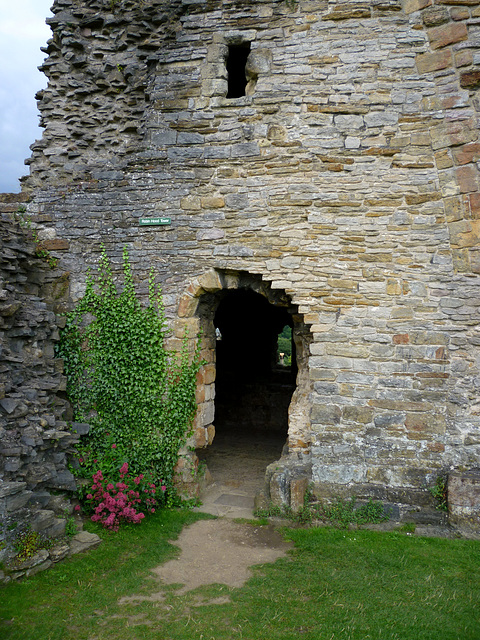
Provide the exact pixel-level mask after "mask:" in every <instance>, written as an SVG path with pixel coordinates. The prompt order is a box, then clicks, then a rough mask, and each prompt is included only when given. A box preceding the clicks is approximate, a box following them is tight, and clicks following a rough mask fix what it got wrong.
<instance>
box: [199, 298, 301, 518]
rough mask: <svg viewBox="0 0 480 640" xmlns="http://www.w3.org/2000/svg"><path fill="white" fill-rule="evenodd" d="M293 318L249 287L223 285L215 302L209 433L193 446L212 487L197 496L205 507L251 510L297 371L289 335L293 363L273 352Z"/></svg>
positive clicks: (283, 430) (276, 445)
mask: <svg viewBox="0 0 480 640" xmlns="http://www.w3.org/2000/svg"><path fill="white" fill-rule="evenodd" d="M292 324H293V321H292V317H291V315H290V313H289V312H288V311H287V309H286V308H285V307H277V306H274V305H272V304H270V303H269V302H268V300H267V299H266V298H265V297H264V296H262V295H260V294H258V293H255V292H254V291H252V290H250V289H238V290H233V291H232V290H230V291H226V292H224V293H223V295H222V297H221V300H220V301H219V303H218V307H217V310H216V313H215V317H214V325H215V330H216V338H217V340H216V371H217V375H216V397H215V431H216V435H215V439H214V441H213V444H212V445H211V446H210V447H208V448H207V449H203V450H199V451H197V454H198V457H199V459H200V462H203V463H205V464H206V465H207V467H208V470H209V472H210V474H211V476H212V479H213V482H214V485H212V487H213V489H215V488H216V491H213V493H212V488H211V489H210V490H209V491H210V497H209V498H207V496H208V495H209V492H207V493H206V494H205V495H204V497H203V500H204V502H205V500H206V499H208V501H209V507H210V508H209V511H210V512H211V513H215V514H216V515H226V512H230V511H232V510H236V511H237V512H238V510H242V509H248V510H250V511H251V510H252V509H253V502H254V497H255V495H256V494H258V493H259V492H260V491H261V490H262V489H263V484H264V476H265V470H266V467H267V466H268V465H269V464H270V463H272V462H274V461H275V460H278V459H279V458H280V456H281V453H282V449H283V447H284V445H285V443H286V440H287V432H288V407H289V404H290V400H291V397H292V394H293V391H294V389H295V379H296V373H297V372H296V364H295V348H294V345H293V341H290V342H291V350H290V353H289V354H288V362H290V359H291V362H292V363H293V365H289V366H286V365H285V364H280V362H285V354H283V355H282V357H280V354H279V351H278V336H279V334H280V333H281V332H282V329H284V327H285V326H289V327H291V326H292ZM204 510H205V509H204ZM236 515H240V513H236ZM244 515H245V514H244Z"/></svg>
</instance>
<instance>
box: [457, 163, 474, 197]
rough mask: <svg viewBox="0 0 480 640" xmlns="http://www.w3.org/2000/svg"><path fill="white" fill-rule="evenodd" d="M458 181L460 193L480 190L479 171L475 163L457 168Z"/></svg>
mask: <svg viewBox="0 0 480 640" xmlns="http://www.w3.org/2000/svg"><path fill="white" fill-rule="evenodd" d="M456 173H457V181H458V185H459V187H460V193H470V192H471V191H477V190H478V172H477V169H476V167H474V166H473V165H465V166H463V167H460V168H459V169H457V172H456Z"/></svg>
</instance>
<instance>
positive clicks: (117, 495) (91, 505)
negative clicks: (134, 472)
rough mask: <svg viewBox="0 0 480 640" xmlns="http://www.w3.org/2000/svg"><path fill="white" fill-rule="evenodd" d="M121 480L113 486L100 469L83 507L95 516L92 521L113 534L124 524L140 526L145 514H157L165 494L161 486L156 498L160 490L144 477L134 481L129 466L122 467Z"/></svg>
mask: <svg viewBox="0 0 480 640" xmlns="http://www.w3.org/2000/svg"><path fill="white" fill-rule="evenodd" d="M119 476H120V479H119V481H118V482H110V481H109V480H108V479H106V478H105V477H104V475H103V472H102V471H101V469H99V470H98V471H97V472H96V473H94V474H93V484H92V487H91V489H90V490H89V493H87V495H86V499H85V503H84V506H85V508H86V510H87V511H90V512H93V515H92V516H91V520H92V521H93V522H101V523H102V524H103V526H104V527H105V528H106V529H111V530H112V531H118V527H119V525H120V524H121V523H122V522H133V523H139V522H141V521H142V520H143V518H145V513H144V511H146V512H150V513H154V512H155V508H156V507H157V506H158V504H159V502H161V501H163V497H164V494H165V491H166V486H165V485H164V484H162V485H161V486H160V494H158V495H157V486H156V485H155V483H154V482H152V481H151V479H150V478H149V477H148V476H146V475H144V474H143V473H141V474H139V475H138V476H136V477H132V476H131V475H130V474H129V472H128V463H127V462H124V463H123V464H122V466H121V467H120V469H119Z"/></svg>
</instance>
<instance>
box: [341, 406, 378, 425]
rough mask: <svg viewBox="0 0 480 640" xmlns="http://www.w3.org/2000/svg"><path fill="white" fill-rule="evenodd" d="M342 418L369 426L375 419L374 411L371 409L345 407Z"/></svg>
mask: <svg viewBox="0 0 480 640" xmlns="http://www.w3.org/2000/svg"><path fill="white" fill-rule="evenodd" d="M342 417H343V419H344V420H349V421H352V422H359V423H360V424H368V423H370V422H371V421H372V419H373V409H372V408H371V407H364V406H353V407H349V406H346V407H343V410H342Z"/></svg>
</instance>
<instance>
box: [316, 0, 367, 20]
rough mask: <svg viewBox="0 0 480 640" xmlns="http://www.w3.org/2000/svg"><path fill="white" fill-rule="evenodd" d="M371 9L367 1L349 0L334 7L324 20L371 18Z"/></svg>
mask: <svg viewBox="0 0 480 640" xmlns="http://www.w3.org/2000/svg"><path fill="white" fill-rule="evenodd" d="M370 15H371V9H370V6H369V5H368V4H366V3H361V2H349V3H344V4H341V5H337V6H335V7H333V10H332V11H330V13H327V14H326V15H325V16H323V20H351V19H353V18H370Z"/></svg>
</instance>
